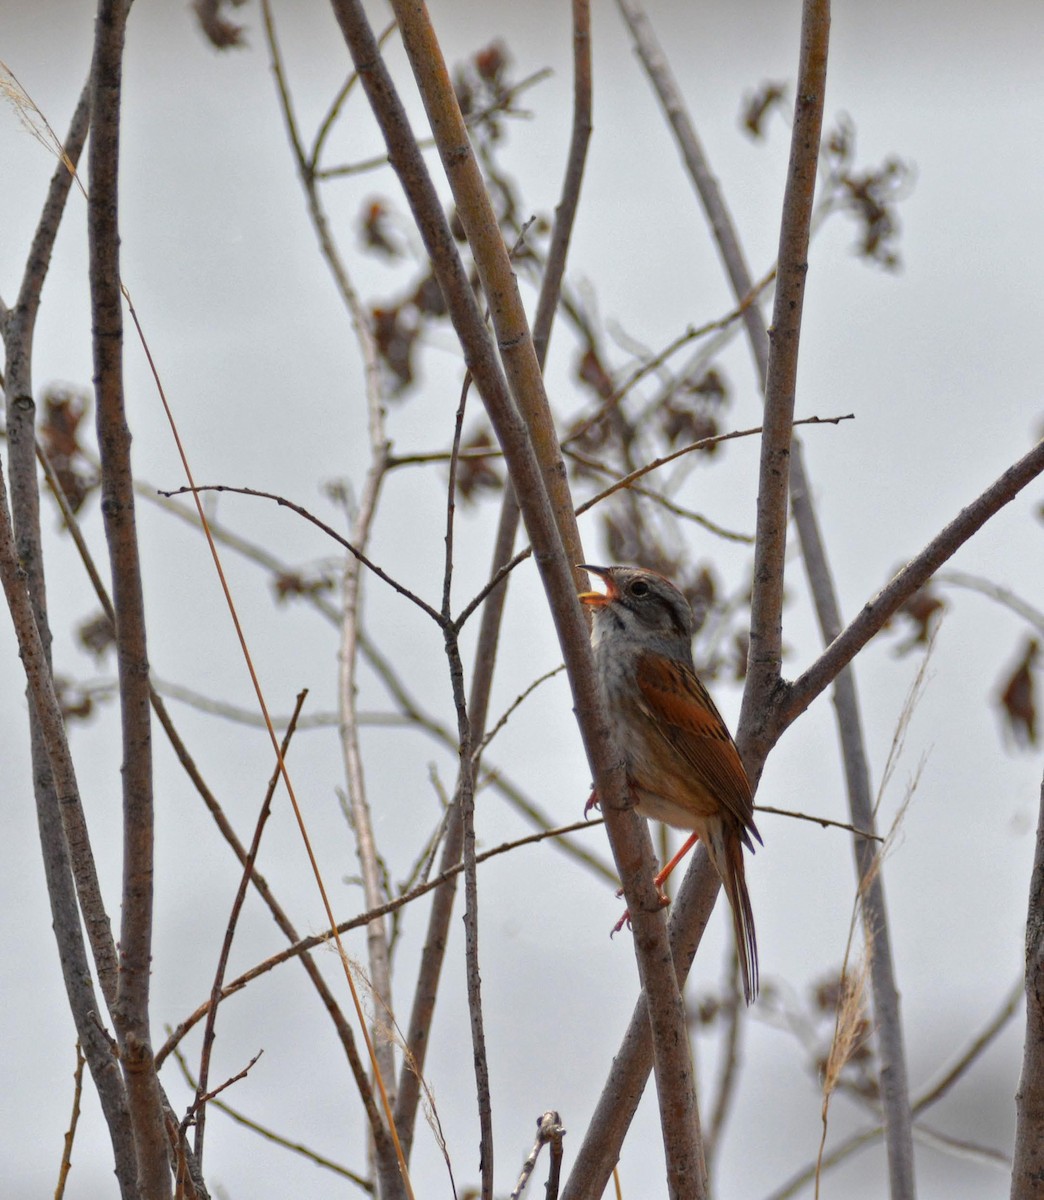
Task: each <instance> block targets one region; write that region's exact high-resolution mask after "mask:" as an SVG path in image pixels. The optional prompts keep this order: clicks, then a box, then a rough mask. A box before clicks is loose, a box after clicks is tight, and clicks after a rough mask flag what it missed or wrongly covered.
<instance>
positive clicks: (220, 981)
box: [192, 691, 308, 1163]
mask: <svg viewBox="0 0 1044 1200" xmlns="http://www.w3.org/2000/svg"><path fill="white" fill-rule="evenodd" d="M307 695H308V692H307V691H301V692H299V693H298V696H297V702H296V704H295V705H294V711H293V714H292V715H291V717H290V724H289V725H288V727H287V730H286V733H285V734H284V735H283V742H282V745H281V746H280V752H281V754H282V756H283V758H286V755H287V753H288V752H289V749H290V741H291V739H292V738H293V736H294V731H295V730H296V728H297V717H298V715H299V713H300V712H301V709H302V708H303V707H304V702H305V697H306V696H307ZM278 783H279V764H278V763H277V764H276V767H275V770H274V771H273V772H272V777H271V779H269V781H268V787H267V789H266V791H265V798H264V800H263V801H262V802H261V811H260V812H259V813H258V815H257V822H256V824H255V825H254V837H253V840H252V841H251V843H250V849H249V850H248V851H247V856H246V862H245V863H244V864H243V874H242V876H241V877H240V880H239V887H238V888H237V889H236V895H235V899H234V900H233V901H232V909H231V912H230V913H229V917H228V924H227V925H226V927H225V936H224V938H223V939H222V942H221V951H220V953H219V954H218V961H217V968H216V970H215V971H214V985H213V987H212V988H211V989H210V1007H209V1009H208V1011H207V1023H206V1025H205V1026H204V1028H203V1048H202V1050H201V1051H200V1058H199V1081H198V1083H197V1084H196V1099H195V1101H194V1103H193V1105H192V1112H193V1116H194V1118H195V1124H196V1132H195V1138H194V1148H195V1151H196V1158H197V1159H198V1160H199V1162H200V1163H202V1162H203V1134H204V1131H205V1129H206V1120H207V1100H208V1099H209V1093H208V1092H207V1080H208V1077H209V1074H210V1056H211V1053H212V1051H213V1047H214V1037H215V1030H216V1025H217V1010H218V1005H219V1004H220V1003H221V989H222V987H223V985H224V982H225V970H226V968H227V967H228V957H229V954H230V953H231V952H232V939H233V938H234V937H235V932H236V926H237V925H238V923H239V914H240V912H242V909H243V901H244V900H245V899H246V893H247V888H248V886H249V885H250V877H251V875H252V874H253V870H254V863H255V862H256V861H257V852H258V850H259V849H260V847H261V834H262V833H263V832H264V828H265V823H266V822H267V821H268V816H269V813H270V812H271V811H272V797H273V796H274V795H275V790H276V785H277V784H278Z"/></svg>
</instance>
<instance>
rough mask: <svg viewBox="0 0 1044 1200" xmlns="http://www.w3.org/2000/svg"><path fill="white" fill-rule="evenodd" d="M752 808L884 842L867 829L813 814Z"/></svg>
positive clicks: (765, 807)
mask: <svg viewBox="0 0 1044 1200" xmlns="http://www.w3.org/2000/svg"><path fill="white" fill-rule="evenodd" d="M754 807H755V809H756V810H757V811H758V812H765V813H775V814H776V815H777V816H780V817H793V818H794V820H796V821H811V823H812V824H813V825H821V826H822V827H823V828H824V829H844V830H846V831H847V832H848V833H854V834H855V835H856V837H861V838H866V839H867V840H868V841H871V842H883V841H884V838H883V837H881V835H880V834H879V833H874V832H872V831H871V830H869V829H860V828H859V827H858V826H856V825H850V824H849V823H848V822H847V821H834V820H831V818H830V817H817V816H815V815H814V814H813V813H803V812H794V811H793V810H792V809H789V808H774V807H773V806H772V805H771V804H755V805H754Z"/></svg>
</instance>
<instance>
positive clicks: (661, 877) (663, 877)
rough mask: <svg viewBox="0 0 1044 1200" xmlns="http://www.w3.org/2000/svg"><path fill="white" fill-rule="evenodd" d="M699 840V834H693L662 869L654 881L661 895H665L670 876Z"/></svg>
mask: <svg viewBox="0 0 1044 1200" xmlns="http://www.w3.org/2000/svg"><path fill="white" fill-rule="evenodd" d="M699 840H700V835H699V834H698V833H694V834H692V835H691V837H689V838H688V839H687V841H686V842H685V845H684V846H682V848H681V849H680V850H679V851H678V853H677V854H676V855H675V856H674V857H673V858H672V859H671V861H670V862H669V863H668V864H667V865H666V866H665V867H661V868H660V871H659V873H658V874H657V876H656V878H655V879H654V880H653V883H655V884H656V886H657V887H658V888H659V889H660V893H661V895H662V894H663V885H664V884H665V883H666V882H667V879H668V877H669V876H670V873H671V872H672V871H673V870H674V868H675V867H676V866H677V865H678V864H679V863H680V862H681V860H682V859H683V858H684V857H685V856H686V854H688V853H689V851H690V850H691V849H692V848H693V846H695V845H696V843H697V842H698V841H699Z"/></svg>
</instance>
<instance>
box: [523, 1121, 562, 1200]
mask: <svg viewBox="0 0 1044 1200" xmlns="http://www.w3.org/2000/svg"><path fill="white" fill-rule="evenodd" d="M564 1134H565V1130H564V1129H563V1128H562V1118H561V1117H560V1116H559V1115H558V1113H556V1112H554V1111H553V1110H552V1109H549V1110H548V1111H547V1112H546V1113H544V1114H543V1115H542V1116H540V1117H539V1118H538V1119H537V1135H536V1141H535V1142H534V1143H533V1148H532V1149H531V1150H530V1152H529V1153H528V1154H527V1155H526V1160H525V1162H524V1163H523V1164H522V1169H521V1171H519V1174H518V1182H517V1183H516V1184H515V1186H514V1188H513V1190H512V1192H511V1196H510V1200H520V1197H521V1196H522V1193H523V1192H524V1191H525V1190H526V1185H527V1184H528V1183H529V1179H530V1176H531V1175H532V1174H533V1172H534V1171H535V1170H536V1165H537V1159H538V1158H539V1157H540V1151H541V1150H543V1148H544V1147H545V1146H547V1145H550V1146H551V1149H550V1151H549V1152H548V1153H549V1155H550V1156H551V1174H550V1175H549V1177H548V1181H547V1189H546V1192H545V1196H546V1200H556V1197H557V1196H558V1180H557V1172H556V1170H555V1163H556V1159H557V1163H558V1164H559V1166H560V1165H561V1161H562V1137H563V1135H564ZM556 1149H557V1155H556Z"/></svg>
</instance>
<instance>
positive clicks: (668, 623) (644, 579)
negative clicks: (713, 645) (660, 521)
mask: <svg viewBox="0 0 1044 1200" xmlns="http://www.w3.org/2000/svg"><path fill="white" fill-rule="evenodd" d="M582 566H583V570H585V571H589V572H591V573H592V574H593V575H597V576H598V577H599V578H600V579H602V580H603V581H604V583H605V588H606V590H605V593H604V595H603V594H602V593H601V592H584V593H582V594H581V596H580V601H581V603H582V604H583V605H584V607H585V608H586V609H587V610H588V612H589V613H590V614H591V618H592V622H591V645H592V646H593V648H594V656H595V665H596V667H597V670H598V679H599V683H600V685H601V689H602V695H603V697H604V699H605V705H606V708H607V710H608V713H609V723H610V727H611V729H612V732H613V739H614V741H615V742H616V746H617V748H618V750H619V751H620V753H621V754H622V755H623V757H624V761H625V763H626V767H627V783H628V786H629V788H630V791H631V794H632V796H633V797H634V801H635V806H636V808H637V809H638V811H639V812H640V813H641V814H642V815H643V816H645V817H651V818H653V819H655V820H657V821H665V822H666V823H667V824H668V825H673V826H675V828H678V829H691V830H693V834H692V837H690V838H689V840H688V841H687V842H686V843H685V845H684V846H682V848H681V850H680V851H679V852H678V853H677V854H676V855H675V856H674V858H672V859H671V861H670V862H669V863H668V864H667V865H666V866H665V867H664V868H663V870H661V871H660V873H659V875H657V877H656V884H657V886H660V885H661V884H662V883H663V881H664V880H665V879H666V878H667V876H668V875H669V874H670V873H671V871H672V870H673V869H674V867H675V866H676V865H677V864H678V862H679V861H680V860H681V858H682V857H683V856H684V855H685V854H686V853H688V851H689V850H690V849H691V847H692V846H693V844H694V843H695V842H696V839H697V838H699V839H700V840H701V841H702V842H703V844H704V846H706V848H707V853H708V855H709V856H710V860H711V862H712V863H713V864H714V868H715V870H716V871H717V872H718V874H719V875H720V876H721V882H722V885H723V886H724V888H725V894H726V896H728V898H729V904H730V905H731V907H732V924H733V928H734V930H735V933H736V947H737V949H738V951H739V961H740V968H741V970H742V973H743V994H744V996H745V997H746V1000H747V1003H748V1004H750V1003H751V1002H752V1001H753V1000H754V998H755V997H756V996H757V994H758V948H757V943H756V941H755V938H754V913H753V911H752V910H751V906H750V896H749V894H748V892H747V883H746V879H745V877H744V871H743V847H744V846H746V847H747V849H748V850H750V851H751V852H753V850H754V845H753V843H752V842H751V840H750V839H751V835H753V836H754V837H755V838H757V840H758V841H759V842H760V841H761V835H760V834H759V833H758V831H757V828H756V827H755V825H754V798H753V792H752V790H751V786H750V781H749V780H748V779H747V773H746V771H745V770H744V769H743V762H742V760H741V759H740V756H739V751H738V750H737V749H736V743H735V742H734V741H733V740H732V736H731V734H730V733H729V731H728V729H727V728H726V725H725V722H724V721H723V720H722V718H721V715H720V713H719V712H718V710H717V709H716V708H715V707H714V701H713V700H711V698H710V696H709V695H708V694H707V689H706V688H705V687H704V686H703V684H702V683H700V681H699V679H698V678H697V676H696V671H695V668H694V667H693V662H692V645H691V639H692V635H693V632H694V625H693V617H692V609H691V608H690V607H689V603H688V601H687V600H686V599H685V597H684V596H683V595H682V594H681V592H679V591H678V589H677V588H676V587H675V586H674V584H673V583H671V582H670V581H669V580H667V579H664V577H663V576H662V575H657V574H656V573H655V572H654V571H646V570H643V569H642V568H640V567H591V566H587V565H586V564H582ZM595 802H596V797H595V796H593V795H592V797H591V800H589V801H588V807H590V806H591V804H593V803H595ZM621 924H622V922H621Z"/></svg>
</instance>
